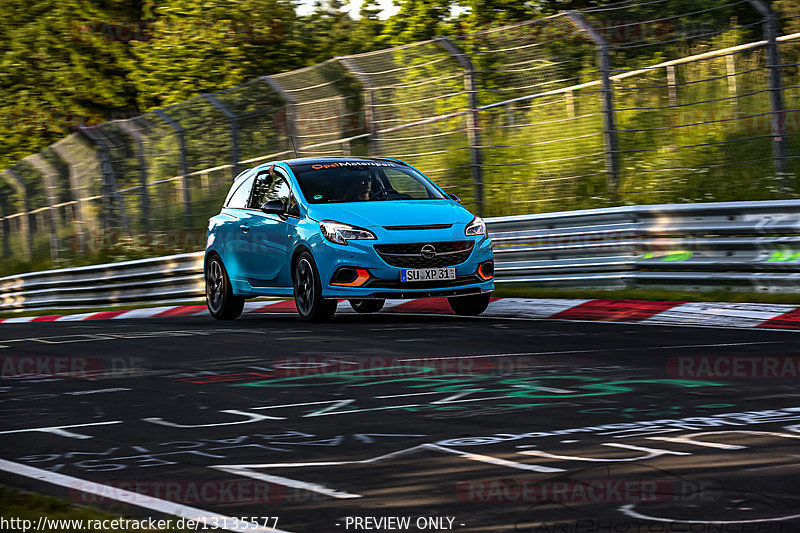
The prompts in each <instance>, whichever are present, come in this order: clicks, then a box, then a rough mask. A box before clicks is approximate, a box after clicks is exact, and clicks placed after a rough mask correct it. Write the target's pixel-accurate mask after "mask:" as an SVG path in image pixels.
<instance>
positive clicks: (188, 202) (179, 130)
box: [153, 109, 192, 231]
mask: <svg viewBox="0 0 800 533" xmlns="http://www.w3.org/2000/svg"><path fill="white" fill-rule="evenodd" d="M153 113H155V115H156V116H157V117H158V118H160V119H161V120H163V121H164V122H166V123H167V125H168V126H169V127H170V128H172V129H173V130H175V135H177V136H178V150H179V151H180V154H179V155H178V167H179V169H180V173H181V189H182V190H183V194H182V195H181V200H182V201H183V216H184V226H185V229H186V231H190V230H191V229H192V191H191V189H190V188H189V176H188V174H189V164H188V162H187V161H186V130H185V129H183V126H181V125H180V124H178V121H176V120H175V119H174V118H172V117H171V116H169V115H168V114H167V112H166V111H164V110H162V109H156V110H154V111H153Z"/></svg>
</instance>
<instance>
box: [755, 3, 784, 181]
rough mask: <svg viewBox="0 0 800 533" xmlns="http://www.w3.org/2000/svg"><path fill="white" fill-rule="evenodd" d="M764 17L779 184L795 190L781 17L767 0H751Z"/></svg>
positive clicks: (774, 147) (772, 125)
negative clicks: (780, 38)
mask: <svg viewBox="0 0 800 533" xmlns="http://www.w3.org/2000/svg"><path fill="white" fill-rule="evenodd" d="M749 2H750V4H752V6H753V7H755V8H756V10H758V12H759V13H760V14H761V16H763V17H764V20H763V23H762V26H763V31H764V39H765V40H766V41H767V68H768V69H769V78H768V79H769V95H770V98H769V100H770V109H771V111H772V120H771V121H770V129H771V133H772V159H773V163H774V165H775V172H776V174H777V178H778V185H779V186H780V187H781V188H782V189H784V190H791V186H792V184H791V183H790V181H789V146H788V144H787V139H786V110H785V109H784V106H783V80H782V79H781V55H780V51H779V50H778V40H777V38H778V34H779V33H780V31H779V29H778V17H777V15H776V14H775V12H774V11H773V10H772V8H770V6H769V4H767V3H766V2H764V0H749Z"/></svg>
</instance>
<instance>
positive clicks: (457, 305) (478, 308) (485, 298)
mask: <svg viewBox="0 0 800 533" xmlns="http://www.w3.org/2000/svg"><path fill="white" fill-rule="evenodd" d="M491 298H492V295H491V293H488V292H487V293H484V294H470V295H469V296H450V297H449V298H447V303H449V304H450V309H452V310H453V312H454V313H455V314H457V315H463V316H476V315H479V314H481V313H483V312H484V311H486V308H487V307H489V300H490V299H491Z"/></svg>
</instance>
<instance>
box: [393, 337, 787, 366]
mask: <svg viewBox="0 0 800 533" xmlns="http://www.w3.org/2000/svg"><path fill="white" fill-rule="evenodd" d="M786 342H787V341H758V342H722V343H715V344H683V345H679V346H643V347H641V348H638V347H637V348H608V349H591V350H563V351H552V352H520V353H495V354H477V355H450V356H445V357H415V358H413V359H398V362H401V363H406V362H409V361H422V362H425V361H441V360H444V359H476V358H481V357H528V356H532V355H563V354H576V353H609V352H630V351H644V350H675V349H682V348H716V347H726V346H752V345H757V344H785V343H786Z"/></svg>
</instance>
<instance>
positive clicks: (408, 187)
mask: <svg viewBox="0 0 800 533" xmlns="http://www.w3.org/2000/svg"><path fill="white" fill-rule="evenodd" d="M384 172H385V173H386V177H387V178H388V179H389V183H391V184H392V188H393V189H394V190H396V191H397V192H399V193H400V194H407V195H409V196H411V197H412V198H428V197H429V196H430V195H429V194H428V190H427V189H426V188H425V186H424V185H423V184H422V183H420V182H419V180H416V179H414V178H412V177H411V176H409V175H408V174H405V173H404V172H400V171H399V170H393V169H391V168H387V169H385V170H384Z"/></svg>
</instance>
